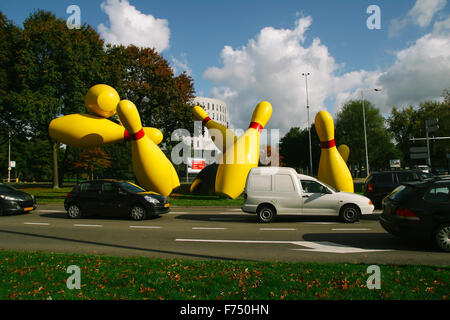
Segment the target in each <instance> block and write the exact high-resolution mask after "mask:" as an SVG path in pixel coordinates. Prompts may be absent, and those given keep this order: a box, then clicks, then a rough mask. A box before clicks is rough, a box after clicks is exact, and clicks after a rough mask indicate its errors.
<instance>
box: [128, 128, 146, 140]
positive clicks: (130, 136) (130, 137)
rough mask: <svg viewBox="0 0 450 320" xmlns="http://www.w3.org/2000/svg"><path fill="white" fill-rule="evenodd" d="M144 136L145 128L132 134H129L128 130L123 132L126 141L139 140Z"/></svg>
mask: <svg viewBox="0 0 450 320" xmlns="http://www.w3.org/2000/svg"><path fill="white" fill-rule="evenodd" d="M144 136H145V132H144V128H142V129H141V130H139V131H138V132H136V133H132V134H129V133H128V131H127V130H124V132H123V139H124V140H125V141H130V140H139V139H141V138H143V137H144Z"/></svg>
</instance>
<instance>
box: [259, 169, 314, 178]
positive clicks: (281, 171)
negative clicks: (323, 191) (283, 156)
mask: <svg viewBox="0 0 450 320" xmlns="http://www.w3.org/2000/svg"><path fill="white" fill-rule="evenodd" d="M251 173H253V174H275V173H292V174H294V175H296V176H298V177H299V178H300V179H301V180H314V181H317V179H316V178H314V177H311V176H307V175H305V174H299V173H297V171H295V169H294V168H288V167H255V168H252V170H251Z"/></svg>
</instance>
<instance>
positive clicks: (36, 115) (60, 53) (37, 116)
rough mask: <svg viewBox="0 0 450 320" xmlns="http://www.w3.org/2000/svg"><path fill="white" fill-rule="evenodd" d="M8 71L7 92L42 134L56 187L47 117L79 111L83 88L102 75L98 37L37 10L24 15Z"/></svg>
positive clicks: (55, 147) (54, 146) (33, 128)
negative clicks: (10, 85) (12, 81)
mask: <svg viewBox="0 0 450 320" xmlns="http://www.w3.org/2000/svg"><path fill="white" fill-rule="evenodd" d="M23 25H24V27H23V31H22V33H21V38H20V43H19V49H18V51H17V57H16V60H15V66H14V71H15V73H16V77H17V79H18V85H17V88H15V89H14V90H13V91H12V92H11V93H10V94H11V95H12V97H13V98H14V99H15V101H16V104H15V107H16V108H17V111H18V112H20V120H21V121H22V122H25V123H26V124H27V128H28V129H29V134H32V135H34V136H37V137H45V138H47V139H48V140H49V141H50V142H51V146H52V152H53V168H54V169H53V187H54V188H58V187H59V181H58V160H57V153H58V149H59V143H57V142H55V141H52V140H51V139H50V136H49V135H48V125H49V123H50V121H51V120H52V119H54V118H56V117H57V116H59V115H61V114H70V113H80V112H83V111H84V95H85V93H86V92H87V90H88V88H89V87H91V86H92V85H94V84H96V83H101V82H102V79H103V75H102V73H101V72H102V71H103V65H104V63H105V58H104V51H103V41H102V40H101V39H100V37H99V35H98V34H97V32H96V31H95V30H93V29H92V28H91V27H90V26H87V25H83V26H81V28H80V29H69V28H67V26H66V22H65V21H64V20H63V19H57V18H56V17H55V16H54V15H53V14H52V13H50V12H45V11H41V10H40V11H37V12H36V13H33V14H31V15H30V16H29V17H28V18H27V19H26V20H25V21H24V24H23Z"/></svg>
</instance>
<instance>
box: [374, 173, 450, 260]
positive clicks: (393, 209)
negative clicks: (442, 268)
mask: <svg viewBox="0 0 450 320" xmlns="http://www.w3.org/2000/svg"><path fill="white" fill-rule="evenodd" d="M380 224H381V226H382V227H383V228H384V229H385V230H386V231H388V232H389V233H391V234H393V235H396V236H400V237H408V238H417V239H422V240H432V241H434V243H435V244H436V245H437V246H438V247H439V248H440V249H442V250H444V251H450V178H439V177H436V178H434V179H433V178H432V179H427V180H425V181H416V182H410V183H404V184H402V185H401V186H400V187H398V188H397V189H395V190H394V191H393V192H392V193H390V194H389V195H388V196H387V197H386V198H385V199H384V200H383V213H382V214H381V216H380Z"/></svg>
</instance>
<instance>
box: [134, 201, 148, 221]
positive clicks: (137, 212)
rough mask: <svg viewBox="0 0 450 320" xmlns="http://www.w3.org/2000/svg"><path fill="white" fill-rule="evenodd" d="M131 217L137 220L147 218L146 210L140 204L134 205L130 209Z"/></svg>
mask: <svg viewBox="0 0 450 320" xmlns="http://www.w3.org/2000/svg"><path fill="white" fill-rule="evenodd" d="M130 215H131V219H133V220H136V221H139V220H144V219H145V218H147V211H146V210H145V209H144V207H142V206H140V205H134V206H133V207H132V208H131V211H130Z"/></svg>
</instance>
